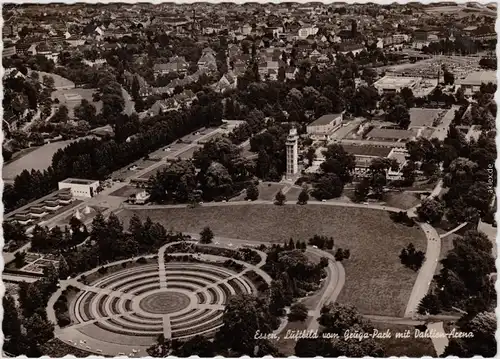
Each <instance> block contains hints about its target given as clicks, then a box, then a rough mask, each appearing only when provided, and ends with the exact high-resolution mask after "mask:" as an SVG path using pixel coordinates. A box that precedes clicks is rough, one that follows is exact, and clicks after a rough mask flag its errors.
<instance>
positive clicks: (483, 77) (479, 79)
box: [460, 71, 497, 86]
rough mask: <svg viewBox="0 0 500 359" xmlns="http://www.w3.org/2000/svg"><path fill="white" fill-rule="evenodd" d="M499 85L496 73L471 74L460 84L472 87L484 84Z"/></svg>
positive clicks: (481, 72) (480, 72) (479, 72)
mask: <svg viewBox="0 0 500 359" xmlns="http://www.w3.org/2000/svg"><path fill="white" fill-rule="evenodd" d="M489 82H491V83H494V84H496V83H497V74H496V72H495V71H478V72H473V73H471V74H469V75H468V76H467V77H466V78H465V79H463V80H462V81H461V82H460V83H461V84H462V85H472V86H480V85H481V84H482V83H484V84H487V83H489Z"/></svg>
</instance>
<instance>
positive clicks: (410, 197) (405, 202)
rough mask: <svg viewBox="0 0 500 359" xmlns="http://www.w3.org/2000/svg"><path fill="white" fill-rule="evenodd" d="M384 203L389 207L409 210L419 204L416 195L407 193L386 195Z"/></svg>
mask: <svg viewBox="0 0 500 359" xmlns="http://www.w3.org/2000/svg"><path fill="white" fill-rule="evenodd" d="M384 202H385V203H386V204H387V205H388V206H390V207H396V208H402V209H409V208H412V207H414V206H416V205H417V204H419V203H420V200H419V198H418V195H417V194H414V193H407V192H393V193H386V194H385V196H384Z"/></svg>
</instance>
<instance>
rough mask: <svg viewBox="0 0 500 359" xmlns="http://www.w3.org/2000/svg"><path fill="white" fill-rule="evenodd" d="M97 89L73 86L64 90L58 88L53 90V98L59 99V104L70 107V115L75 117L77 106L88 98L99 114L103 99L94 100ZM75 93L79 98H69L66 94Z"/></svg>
mask: <svg viewBox="0 0 500 359" xmlns="http://www.w3.org/2000/svg"><path fill="white" fill-rule="evenodd" d="M96 92H97V90H96V89H85V88H72V89H64V90H56V91H54V92H52V95H51V97H52V99H53V100H54V99H56V98H57V99H58V100H59V106H62V105H64V106H66V107H67V108H68V114H69V117H70V118H71V117H74V115H75V108H76V107H77V106H80V104H81V102H82V101H83V100H87V101H88V102H90V103H91V104H92V105H94V107H95V108H96V113H97V114H99V113H100V112H101V110H102V101H97V102H94V99H93V95H94V93H96ZM71 95H75V96H78V99H77V98H75V99H73V98H71V97H70V98H68V97H66V96H71Z"/></svg>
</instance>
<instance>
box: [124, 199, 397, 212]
mask: <svg viewBox="0 0 500 359" xmlns="http://www.w3.org/2000/svg"><path fill="white" fill-rule="evenodd" d="M258 204H270V205H274V201H264V200H256V201H234V202H208V203H203V204H202V207H225V206H242V205H258ZM285 205H297V203H296V201H286V202H285ZM307 205H308V206H310V205H316V206H317V205H321V206H337V207H351V208H364V209H376V210H382V211H388V212H401V211H405V210H404V209H401V208H396V207H390V206H383V205H379V204H370V203H368V204H362V203H352V202H342V201H337V200H330V201H326V202H321V201H308V202H307ZM189 206H190V205H189V204H166V205H161V204H160V205H147V206H141V205H128V204H124V206H123V207H124V208H127V209H141V210H148V209H165V208H188V207H189Z"/></svg>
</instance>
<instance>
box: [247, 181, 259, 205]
mask: <svg viewBox="0 0 500 359" xmlns="http://www.w3.org/2000/svg"><path fill="white" fill-rule="evenodd" d="M246 194H247V199H249V200H252V201H255V200H257V199H258V198H259V188H258V187H257V186H256V185H255V184H254V183H251V184H250V186H248V188H247V191H246Z"/></svg>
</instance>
